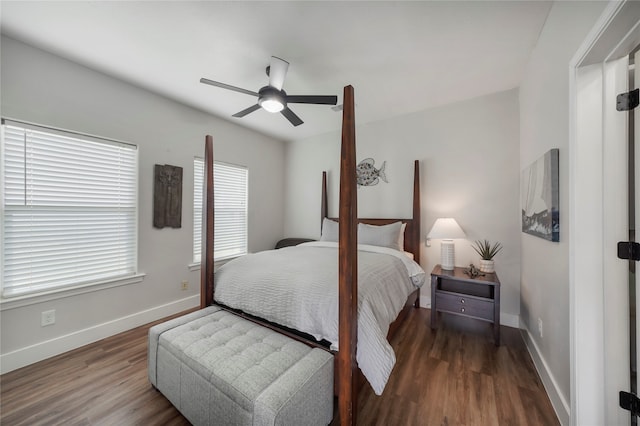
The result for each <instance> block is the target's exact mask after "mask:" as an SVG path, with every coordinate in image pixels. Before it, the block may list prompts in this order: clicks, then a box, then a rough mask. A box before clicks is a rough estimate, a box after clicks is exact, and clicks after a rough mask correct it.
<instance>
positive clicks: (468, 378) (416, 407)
mask: <svg viewBox="0 0 640 426" xmlns="http://www.w3.org/2000/svg"><path fill="white" fill-rule="evenodd" d="M429 321H430V311H429V310H427V309H413V310H412V311H411V313H410V315H409V316H408V319H407V321H406V322H405V324H403V325H402V327H401V328H400V329H399V330H398V332H397V333H396V335H395V337H394V339H393V340H392V342H391V343H392V346H393V347H394V350H395V352H396V357H397V363H396V366H395V367H394V370H393V372H392V374H391V377H390V379H389V382H388V384H387V387H386V388H385V391H384V393H383V395H381V396H376V395H375V394H374V393H373V390H372V389H371V387H370V386H368V385H365V386H363V389H362V391H361V392H360V394H359V395H358V424H361V425H381V426H382V425H385V426H388V425H417V426H423V425H436V426H437V425H461V426H473V425H479V426H483V425H492V426H493V425H545V426H546V425H557V424H559V423H558V419H557V417H556V415H555V413H554V411H553V408H552V406H551V403H550V402H549V398H548V397H547V395H546V393H545V391H544V388H543V386H542V383H541V381H540V378H539V377H538V374H537V372H536V370H535V368H534V366H533V363H532V361H531V358H530V356H529V354H528V352H527V349H526V347H525V345H524V342H523V341H522V337H521V336H520V333H519V331H518V330H516V329H511V328H508V327H502V346H500V347H496V346H495V345H494V344H493V336H492V332H491V327H490V326H489V325H488V324H487V323H483V322H481V321H474V320H470V319H468V318H459V317H455V316H451V315H449V316H447V315H442V316H441V318H440V320H439V322H438V325H439V328H438V329H437V330H431V328H430V322H429ZM158 322H160V321H157V322H155V323H152V324H148V325H146V326H143V327H138V328H136V329H133V330H130V331H127V332H125V333H121V334H119V335H116V336H112V337H109V338H107V339H104V340H101V341H99V342H96V343H93V344H91V345H87V346H85V347H82V348H79V349H76V350H74V351H71V352H68V353H65V354H62V355H59V356H57V357H54V358H51V359H48V360H45V361H42V362H39V363H36V364H33V365H30V366H27V367H25V368H22V369H19V370H15V371H12V372H10V373H7V374H4V375H2V376H0V424H2V425H3V426H5V425H7V426H8V425H62V424H64V425H67V424H72V425H109V426H111V425H122V426H126V425H172V426H182V425H188V424H189V422H188V421H187V420H186V419H185V418H184V417H183V416H182V415H181V414H180V413H179V412H178V411H177V410H176V409H175V408H174V407H173V405H171V403H170V402H169V401H168V400H167V399H166V398H165V397H164V396H163V395H162V394H161V393H160V392H158V391H156V390H155V389H154V388H153V387H152V386H151V385H150V384H149V381H148V378H147V333H148V329H149V327H150V326H151V325H153V324H156V323H158Z"/></svg>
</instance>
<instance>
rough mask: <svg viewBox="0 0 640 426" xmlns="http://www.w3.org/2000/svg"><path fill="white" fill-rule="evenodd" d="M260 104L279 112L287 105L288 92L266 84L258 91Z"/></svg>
mask: <svg viewBox="0 0 640 426" xmlns="http://www.w3.org/2000/svg"><path fill="white" fill-rule="evenodd" d="M258 104H259V105H260V106H261V107H262V108H264V109H265V110H267V111H269V112H279V111H281V110H283V109H284V108H286V106H287V93H286V92H285V91H284V90H278V89H276V88H275V87H271V86H264V87H263V88H261V89H260V90H259V91H258Z"/></svg>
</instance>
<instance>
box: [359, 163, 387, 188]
mask: <svg viewBox="0 0 640 426" xmlns="http://www.w3.org/2000/svg"><path fill="white" fill-rule="evenodd" d="M386 163H387V162H386V161H383V162H382V166H381V167H380V168H379V169H376V168H375V167H374V164H375V160H374V159H373V158H365V159H364V160H362V161H361V162H360V163H359V164H358V165H357V166H356V178H357V179H356V182H357V183H358V186H372V185H377V184H378V182H380V180H383V181H384V182H386V183H389V181H388V180H387V175H386V174H385V173H384V166H385V164H386Z"/></svg>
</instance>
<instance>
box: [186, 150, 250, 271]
mask: <svg viewBox="0 0 640 426" xmlns="http://www.w3.org/2000/svg"><path fill="white" fill-rule="evenodd" d="M193 171H194V173H193V261H194V262H195V263H200V254H201V252H202V245H201V239H202V191H203V184H204V161H203V160H202V158H196V159H194V161H193ZM248 181H249V171H248V170H247V169H246V168H245V167H241V166H236V165H232V164H226V163H221V162H218V161H216V162H214V167H213V182H214V206H215V207H214V208H215V210H214V217H215V226H214V235H215V241H214V250H213V257H214V259H215V260H223V259H228V258H231V257H236V256H241V255H243V254H246V253H247V199H248Z"/></svg>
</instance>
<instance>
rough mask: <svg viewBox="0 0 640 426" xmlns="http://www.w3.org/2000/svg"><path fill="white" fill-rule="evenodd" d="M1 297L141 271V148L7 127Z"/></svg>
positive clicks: (36, 128) (3, 141) (8, 124)
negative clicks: (138, 263) (139, 162)
mask: <svg viewBox="0 0 640 426" xmlns="http://www.w3.org/2000/svg"><path fill="white" fill-rule="evenodd" d="M1 145H2V146H1V152H2V177H1V179H2V256H1V262H2V265H1V266H2V297H5V298H10V297H16V296H23V295H26V294H34V293H42V292H48V291H50V290H55V289H60V288H65V287H71V286H78V285H89V284H97V283H102V282H105V281H110V280H115V279H118V278H125V277H130V276H133V275H134V274H136V272H137V200H138V196H137V170H138V152H137V147H136V146H133V145H129V144H125V143H120V142H115V141H108V140H104V139H99V138H95V137H90V136H85V135H78V134H75V133H70V132H63V131H58V130H52V129H47V128H42V127H39V126H33V125H26V124H22V123H17V122H13V121H9V120H7V121H4V120H3V122H2V138H1Z"/></svg>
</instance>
